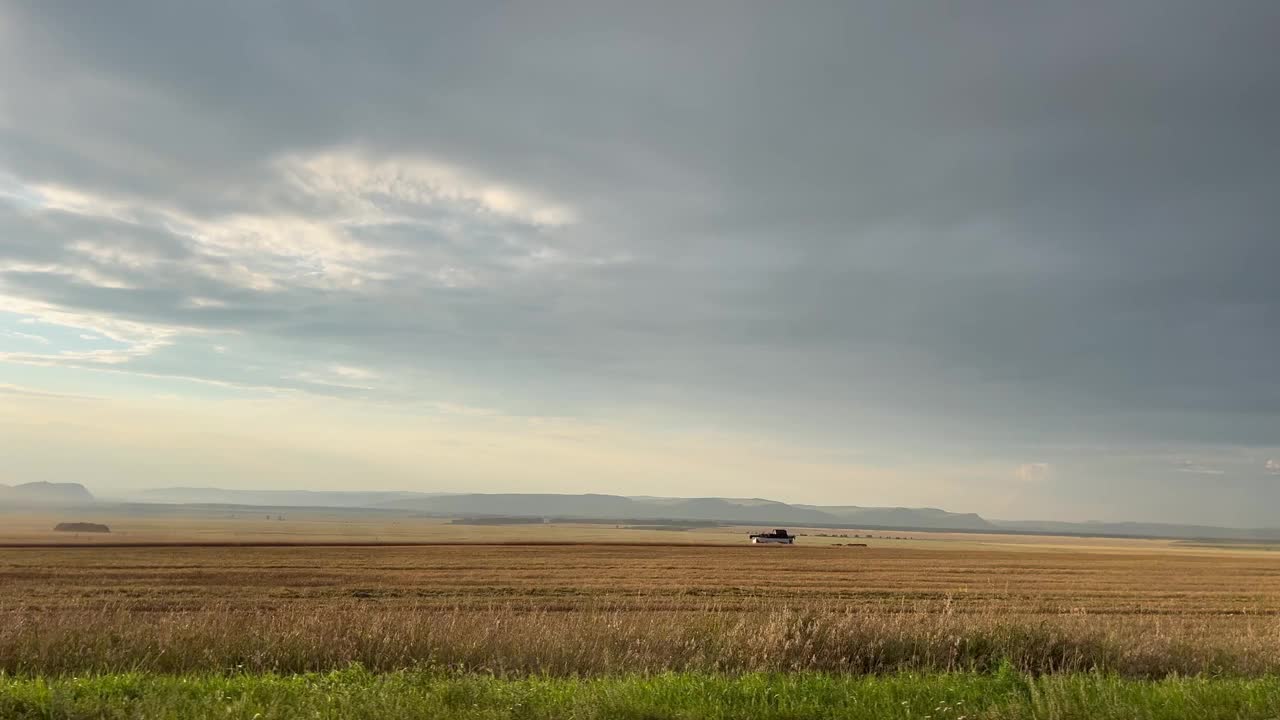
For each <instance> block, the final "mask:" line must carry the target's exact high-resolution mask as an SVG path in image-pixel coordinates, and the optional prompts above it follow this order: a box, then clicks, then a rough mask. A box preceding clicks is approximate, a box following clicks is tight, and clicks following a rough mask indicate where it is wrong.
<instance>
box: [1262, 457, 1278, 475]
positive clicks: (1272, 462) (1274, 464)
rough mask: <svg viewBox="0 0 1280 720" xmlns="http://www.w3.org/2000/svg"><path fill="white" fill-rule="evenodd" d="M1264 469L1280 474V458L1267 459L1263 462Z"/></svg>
mask: <svg viewBox="0 0 1280 720" xmlns="http://www.w3.org/2000/svg"><path fill="white" fill-rule="evenodd" d="M1262 469H1264V470H1266V471H1267V472H1268V473H1271V474H1272V475H1280V459H1276V458H1267V461H1266V462H1265V463H1263V464H1262Z"/></svg>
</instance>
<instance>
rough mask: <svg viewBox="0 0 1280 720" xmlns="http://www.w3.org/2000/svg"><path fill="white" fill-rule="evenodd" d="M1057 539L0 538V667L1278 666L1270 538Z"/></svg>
mask: <svg viewBox="0 0 1280 720" xmlns="http://www.w3.org/2000/svg"><path fill="white" fill-rule="evenodd" d="M446 527H447V526H446ZM538 529H539V530H544V528H538ZM479 530H480V531H487V532H491V533H495V534H494V536H495V537H499V538H502V537H505V536H504V535H503V532H504V529H502V528H498V529H496V532H495V529H494V528H479ZM517 530H519V531H521V532H527V531H529V529H528V528H525V529H522V530H521V529H517ZM593 532H604V531H602V530H598V529H597V530H594V531H593ZM611 532H612V533H614V534H625V533H628V532H637V533H641V532H654V533H656V534H660V535H662V536H667V535H673V534H677V533H669V532H663V531H626V530H612V531H611ZM700 532H702V531H689V532H685V533H678V534H679V535H680V536H682V537H685V538H689V537H692V536H694V535H695V533H700ZM553 535H554V536H556V537H560V538H562V539H563V538H567V537H571V536H572V530H560V531H557V532H555V533H553ZM707 535H708V537H709V538H711V537H715V534H714V533H707ZM731 538H738V540H737V541H738V542H739V543H741V539H740V538H741V536H740V535H736V534H734V535H730V534H727V533H726V534H725V535H724V537H723V538H722V539H723V540H725V541H728V540H730V539H731ZM566 542H567V541H566ZM895 542H896V543H897V544H895ZM1071 542H1072V541H1071V540H1068V539H1062V538H1058V539H1054V540H1053V541H1052V542H1047V541H1046V544H1047V545H1049V547H1048V548H1047V549H1037V548H1036V547H1034V546H1031V545H1024V546H1020V547H1017V548H1014V549H1010V548H1002V547H987V548H977V549H975V548H974V547H973V546H972V545H971V544H970V543H972V541H967V542H966V541H955V542H952V541H948V540H923V539H918V540H915V541H884V542H882V543H879V544H873V545H870V546H868V547H843V546H820V545H805V544H802V545H798V546H795V547H751V546H747V545H744V544H738V545H733V546H695V545H661V546H658V545H622V544H613V545H593V544H586V543H582V544H563V545H539V544H531V545H520V544H493V545H481V544H464V545H435V546H422V547H340V546H338V547H136V548H128V547H102V548H92V547H46V548H5V549H0V671H3V672H8V673H18V674H27V675H32V674H34V675H53V676H58V675H64V674H75V673H86V672H98V673H103V672H105V673H110V672H118V671H121V670H125V669H128V670H137V671H147V672H161V673H187V672H203V673H207V672H214V673H223V672H241V671H245V672H248V671H253V672H284V673H292V672H311V671H328V670H334V669H341V668H344V667H347V666H349V665H351V664H352V663H359V664H360V665H362V666H363V667H365V668H368V669H372V670H379V671H394V670H399V669H404V668H410V667H420V666H424V665H425V666H430V667H447V668H452V669H456V670H464V671H471V670H481V671H484V672H496V673H499V674H517V675H525V674H537V675H588V676H594V675H608V674H618V673H646V674H647V673H660V672H665V671H696V672H749V671H762V672H777V671H821V672H838V673H865V672H877V673H883V672H898V671H924V672H944V671H961V670H979V671H991V670H993V669H995V668H998V667H1003V666H1009V667H1012V668H1014V669H1016V670H1019V671H1026V672H1064V671H1094V670H1102V671H1107V672H1114V673H1118V674H1121V675H1125V676H1131V677H1163V676H1166V675H1169V674H1171V673H1180V674H1197V673H1203V672H1212V673H1224V674H1233V675H1241V676H1258V675H1265V674H1269V673H1275V672H1277V671H1280V564H1278V563H1276V562H1275V560H1274V559H1273V558H1272V556H1271V555H1270V554H1269V553H1265V552H1252V553H1250V552H1247V551H1236V550H1230V551H1219V550H1214V549H1204V548H1196V549H1190V550H1188V549H1180V548H1176V547H1156V546H1154V545H1153V544H1152V543H1151V542H1147V541H1115V542H1114V543H1112V544H1109V545H1105V546H1095V545H1092V544H1090V543H1087V542H1086V543H1081V544H1080V545H1079V546H1078V547H1077V548H1076V549H1074V550H1067V549H1063V547H1062V545H1069V544H1070V543H1071ZM1126 542H1128V543H1129V544H1127V545H1126ZM1117 543H1118V544H1117Z"/></svg>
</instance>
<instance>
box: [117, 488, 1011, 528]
mask: <svg viewBox="0 0 1280 720" xmlns="http://www.w3.org/2000/svg"><path fill="white" fill-rule="evenodd" d="M125 499H127V500H128V501H130V502H141V503H168V504H183V505H186V504H207V505H213V504H218V505H250V506H271V507H334V508H371V509H388V510H392V509H394V510H413V511H417V512H423V513H430V514H433V515H453V516H466V517H485V516H502V517H557V518H590V519H614V520H652V519H654V518H666V519H671V520H706V521H716V522H725V523H750V524H777V525H779V526H783V525H796V526H802V525H840V524H847V523H849V522H859V523H863V524H867V525H877V526H890V525H894V526H900V527H914V528H922V529H925V528H928V529H933V528H940V529H969V530H976V529H982V528H989V527H991V526H990V525H989V524H987V523H986V521H985V520H983V519H982V518H981V517H979V516H977V515H973V514H969V513H949V512H946V511H944V510H938V509H935V508H921V509H913V508H863V507H822V506H816V505H789V504H787V503H783V502H778V501H776V500H766V499H763V498H720V497H701V498H670V497H626V496H622V495H602V494H583V495H568V494H555V493H466V494H452V495H450V494H431V493H415V492H399V491H394V492H359V491H356V492H342V491H308V490H296V491H292V490H222V489H219V488H189V487H175V488H160V489H155V490H144V491H141V492H137V493H132V494H130V495H128V496H127V497H126V498H125Z"/></svg>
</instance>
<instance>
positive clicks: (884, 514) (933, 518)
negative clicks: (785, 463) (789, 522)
mask: <svg viewBox="0 0 1280 720" xmlns="http://www.w3.org/2000/svg"><path fill="white" fill-rule="evenodd" d="M797 507H802V508H812V509H815V510H820V511H822V512H824V513H827V514H829V515H833V516H835V517H836V518H837V519H838V521H840V522H846V523H852V524H858V525H870V526H878V527H909V528H921V529H926V528H927V529H938V530H992V529H995V526H994V525H992V524H991V523H989V522H987V521H986V520H984V519H983V518H982V517H981V516H979V515H977V514H975V513H953V512H947V511H946V510H939V509H937V508H905V507H859V506H857V505H799V506H797Z"/></svg>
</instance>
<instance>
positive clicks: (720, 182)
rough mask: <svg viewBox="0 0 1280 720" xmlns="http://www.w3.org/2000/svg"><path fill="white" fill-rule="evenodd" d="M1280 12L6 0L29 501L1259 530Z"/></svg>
mask: <svg viewBox="0 0 1280 720" xmlns="http://www.w3.org/2000/svg"><path fill="white" fill-rule="evenodd" d="M1277 37H1280V4H1277V3H1275V2H1273V1H1272V0H1260V1H1259V2H1243V1H1236V0H1231V1H1228V2H1222V3H1207V2H1200V1H1198V0H1197V1H1194V2H1178V1H1173V0H1160V1H1159V2H1144V1H1139V0H1134V1H1130V2H1123V3H1112V2H1093V1H1091V0H1086V1H1084V2H1070V3H1067V2H1063V3H1052V4H1050V3H1024V2H966V3H941V2H911V1H906V2H896V1H895V2H867V3H847V2H840V3H831V4H825V3H807V2H801V3H777V2H760V3H754V4H752V3H746V2H738V1H735V2H725V3H712V2H698V3H661V2H660V3H635V2H631V3H610V2H604V3H601V2H582V3H550V2H529V3H488V2H476V1H469V2H459V3H456V4H446V3H414V2H408V3H391V2H387V3H378V2H374V3H357V2H353V3H338V2H321V1H318V0H316V1H311V0H309V1H307V2H296V3H294V2H259V1H257V0H254V1H252V2H234V1H228V2H206V3H176V4H175V3H172V2H125V1H117V2H109V3H108V2H96V3H95V2H88V3H86V2H58V1H54V0H39V1H36V0H32V1H30V2H17V1H13V0H5V1H3V2H0V482H8V483H13V482H22V481H28V480H78V481H81V482H84V483H86V484H87V485H89V486H90V487H91V488H129V487H144V486H171V485H217V486H223V487H252V488H265V487H270V488H315V489H334V488H361V489H374V488H387V489H418V490H425V491H468V490H473V491H535V492H616V493H622V494H669V495H685V496H692V495H732V496H763V497H771V498H775V499H781V500H788V501H798V502H816V503H830V504H862V505H885V504H888V505H898V504H903V505H934V506H942V507H945V508H947V509H951V510H957V511H976V512H980V513H983V514H984V515H988V516H992V517H1024V518H1025V517H1041V518H1055V519H1087V518H1097V519H1121V518H1123V519H1143V520H1174V521H1199V522H1206V523H1222V524H1234V525H1267V524H1270V525H1276V524H1280V521H1277V520H1276V519H1275V517H1274V516H1273V512H1272V511H1273V509H1274V508H1275V507H1277V503H1280V53H1277V51H1276V38H1277Z"/></svg>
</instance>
